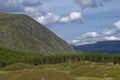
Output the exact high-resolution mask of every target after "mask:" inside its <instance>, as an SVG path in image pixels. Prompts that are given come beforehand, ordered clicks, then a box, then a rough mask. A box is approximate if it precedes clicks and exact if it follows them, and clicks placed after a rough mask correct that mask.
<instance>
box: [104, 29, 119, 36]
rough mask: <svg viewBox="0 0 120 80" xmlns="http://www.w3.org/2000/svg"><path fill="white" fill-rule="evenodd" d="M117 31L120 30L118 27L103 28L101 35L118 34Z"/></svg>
mask: <svg viewBox="0 0 120 80" xmlns="http://www.w3.org/2000/svg"><path fill="white" fill-rule="evenodd" d="M119 32H120V30H118V29H111V30H104V31H103V35H105V36H112V35H116V34H118V33H119Z"/></svg>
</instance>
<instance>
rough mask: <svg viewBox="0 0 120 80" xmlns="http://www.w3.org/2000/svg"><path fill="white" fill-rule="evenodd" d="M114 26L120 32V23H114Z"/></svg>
mask: <svg viewBox="0 0 120 80" xmlns="http://www.w3.org/2000/svg"><path fill="white" fill-rule="evenodd" d="M113 25H115V26H116V27H117V28H118V29H119V30H120V21H118V22H116V23H114V24H113Z"/></svg>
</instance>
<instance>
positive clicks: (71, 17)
mask: <svg viewBox="0 0 120 80" xmlns="http://www.w3.org/2000/svg"><path fill="white" fill-rule="evenodd" d="M71 21H79V22H81V21H82V16H81V13H80V12H72V13H70V14H69V16H67V17H63V18H61V20H60V22H63V23H67V22H71Z"/></svg>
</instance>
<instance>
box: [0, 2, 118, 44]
mask: <svg viewBox="0 0 120 80" xmlns="http://www.w3.org/2000/svg"><path fill="white" fill-rule="evenodd" d="M0 12H7V13H14V14H26V15H29V16H30V17H32V18H34V19H35V20H36V21H38V22H39V23H41V24H43V25H45V26H46V27H47V28H48V29H50V30H51V31H52V32H54V33H55V34H56V35H57V36H59V37H60V38H62V39H64V40H65V41H66V42H68V43H69V44H73V45H84V44H91V43H95V42H98V41H104V40H120V0H0Z"/></svg>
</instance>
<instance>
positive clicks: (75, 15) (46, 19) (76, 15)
mask: <svg viewBox="0 0 120 80" xmlns="http://www.w3.org/2000/svg"><path fill="white" fill-rule="evenodd" d="M36 20H37V21H38V22H40V23H42V24H44V25H48V24H55V23H69V22H72V21H78V22H81V21H82V16H81V13H80V12H71V13H70V14H69V15H68V16H67V17H60V16H59V15H56V14H53V13H48V14H46V15H43V16H39V17H37V19H36Z"/></svg>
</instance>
